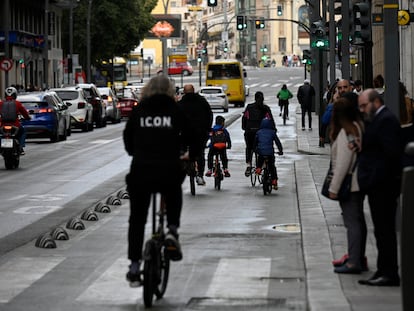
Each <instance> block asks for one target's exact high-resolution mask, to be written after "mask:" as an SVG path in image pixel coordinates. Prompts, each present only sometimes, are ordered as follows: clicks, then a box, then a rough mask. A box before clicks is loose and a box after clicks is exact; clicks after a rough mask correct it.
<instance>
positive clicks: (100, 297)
mask: <svg viewBox="0 0 414 311" xmlns="http://www.w3.org/2000/svg"><path fill="white" fill-rule="evenodd" d="M128 263H129V261H128V260H127V259H126V258H119V259H117V260H116V261H115V262H114V263H113V264H112V265H111V266H110V267H109V268H108V269H107V270H106V271H105V272H104V273H103V274H102V275H101V276H100V277H99V278H98V279H97V280H96V281H95V282H93V283H92V284H91V285H90V286H89V287H88V288H87V289H86V290H85V291H84V292H83V293H82V294H81V295H80V296H78V298H77V299H76V301H79V302H91V303H96V302H97V301H99V303H105V302H106V303H111V304H113V303H119V304H123V305H124V304H125V305H127V304H134V303H136V302H137V299H138V298H141V297H142V287H140V288H130V287H129V286H128V283H127V281H126V280H125V274H126V269H127V267H128ZM121 272H122V273H121Z"/></svg>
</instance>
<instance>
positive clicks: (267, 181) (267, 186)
mask: <svg viewBox="0 0 414 311" xmlns="http://www.w3.org/2000/svg"><path fill="white" fill-rule="evenodd" d="M262 185H263V194H264V195H266V194H268V193H269V194H270V193H271V192H272V178H271V176H270V171H269V170H268V168H267V167H265V168H264V169H263V178H262Z"/></svg>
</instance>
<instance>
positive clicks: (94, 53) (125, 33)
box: [62, 0, 157, 68]
mask: <svg viewBox="0 0 414 311" xmlns="http://www.w3.org/2000/svg"><path fill="white" fill-rule="evenodd" d="M156 4H157V0H99V1H97V0H95V1H93V2H92V10H91V20H90V38H91V64H92V65H96V64H97V63H99V62H100V61H103V60H109V59H112V57H113V56H115V55H116V56H127V55H128V54H129V53H130V51H132V50H134V49H135V48H136V47H137V46H138V45H139V44H140V42H141V41H142V40H143V39H144V38H145V35H146V34H147V32H148V30H149V29H150V28H151V26H152V25H153V24H154V20H153V18H152V16H151V12H152V10H153V8H154V7H155V5H156ZM87 11H88V1H80V2H79V5H78V7H76V8H75V9H74V10H73V52H74V53H75V54H79V61H80V63H81V65H82V66H83V67H84V68H85V67H86V27H87ZM62 28H63V34H62V38H63V40H62V41H63V49H64V51H65V55H66V54H69V53H68V52H69V11H68V10H67V11H65V12H64V18H63V21H62Z"/></svg>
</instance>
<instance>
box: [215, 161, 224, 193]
mask: <svg viewBox="0 0 414 311" xmlns="http://www.w3.org/2000/svg"><path fill="white" fill-rule="evenodd" d="M222 179H223V172H222V171H221V168H220V163H217V164H216V169H215V170H214V188H215V189H217V190H220V189H221V181H222Z"/></svg>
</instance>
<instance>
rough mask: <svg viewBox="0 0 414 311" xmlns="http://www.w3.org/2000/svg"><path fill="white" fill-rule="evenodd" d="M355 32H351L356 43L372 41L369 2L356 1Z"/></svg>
mask: <svg viewBox="0 0 414 311" xmlns="http://www.w3.org/2000/svg"><path fill="white" fill-rule="evenodd" d="M352 11H353V18H352V19H353V25H354V27H353V33H352V34H351V36H352V40H353V42H354V44H358V43H360V41H361V40H362V41H363V42H369V41H371V18H370V6H369V3H368V2H359V3H355V4H354V6H353V9H352Z"/></svg>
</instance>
